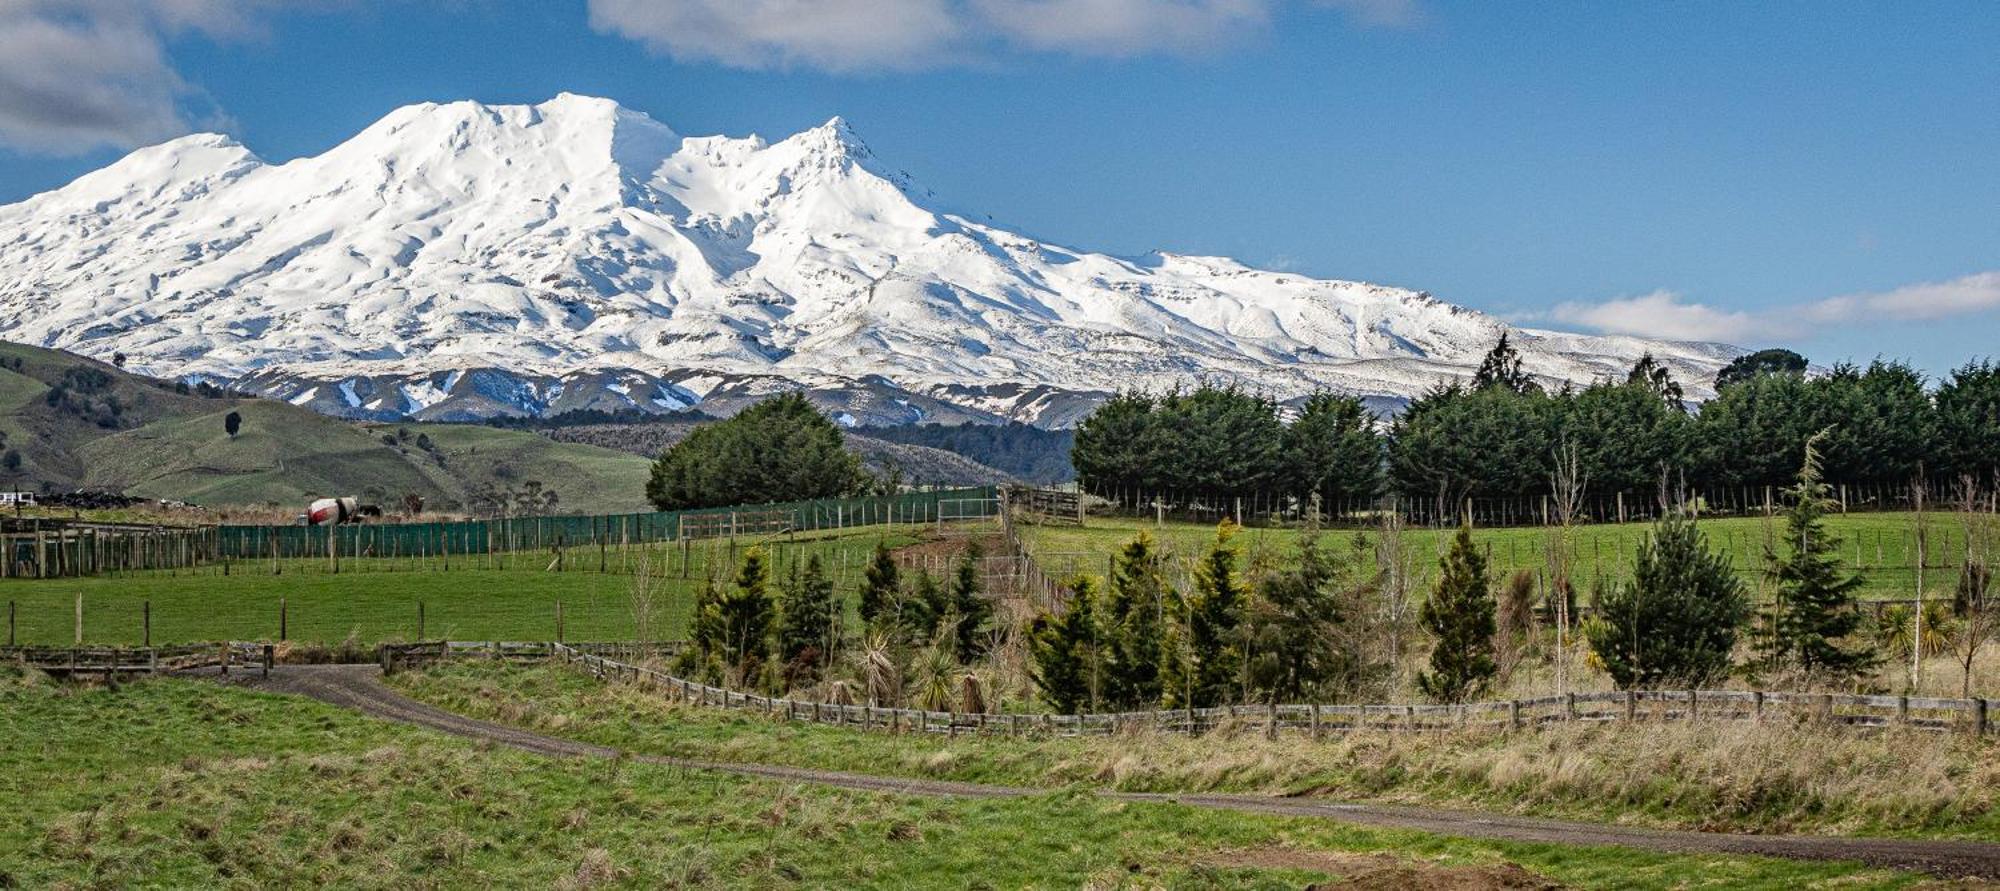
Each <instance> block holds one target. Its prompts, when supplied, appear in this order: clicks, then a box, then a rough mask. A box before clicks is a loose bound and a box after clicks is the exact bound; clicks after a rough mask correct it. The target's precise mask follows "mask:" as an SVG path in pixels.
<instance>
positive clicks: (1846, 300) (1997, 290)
mask: <svg viewBox="0 0 2000 891" xmlns="http://www.w3.org/2000/svg"><path fill="white" fill-rule="evenodd" d="M1989 312H2000V272H1980V273H1975V274H1973V275H1968V276H1964V277H1961V278H1955V279H1950V280H1947V281H1941V282H1922V283H1918V284H1913V285H1904V286H1902V287H1900V288H1892V289H1890V290H1887V291H1873V292H1865V293H1859V294H1846V295H1842V296H1839V297H1828V298H1826V299H1823V300H1815V301H1811V302H1809V303H1801V304H1794V305H1791V306H1783V307H1777V308H1772V309H1762V310H1758V311H1756V312H1745V311H1739V310H1724V309H1717V308H1715V307H1712V306H1708V305H1706V304H1702V303H1691V302H1688V301H1687V300H1686V299H1685V298H1683V297H1682V295H1680V294H1678V293H1675V292H1673V291H1654V292H1653V293H1650V294H1642V295H1640V296H1637V297H1619V298H1614V299H1611V300H1605V301H1602V302H1598V303H1575V302H1572V303H1563V304H1560V305H1558V306H1556V307H1555V308H1554V309H1552V310H1550V311H1549V313H1548V318H1550V319H1553V320H1554V321H1556V322H1560V323H1563V324H1568V325H1577V326H1581V327H1584V328H1589V329H1592V330H1595V331H1602V332H1605V333H1609V334H1632V335H1638V336H1643V337H1663V338H1668V339H1672V340H1720V341H1751V340H1761V339H1776V338H1793V337H1803V336H1806V335H1809V334H1812V333H1814V332H1815V331H1817V330H1819V329H1822V328H1830V327H1833V326H1836V325H1853V324H1875V323H1883V322H1921V321H1935V320H1938V319H1946V318H1954V317H1958V316H1966V315H1977V314H1982V313H1989Z"/></svg>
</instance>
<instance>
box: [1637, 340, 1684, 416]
mask: <svg viewBox="0 0 2000 891" xmlns="http://www.w3.org/2000/svg"><path fill="white" fill-rule="evenodd" d="M1625 382H1626V383H1628V384H1632V385H1634V386H1639V387H1644V388H1646V389H1647V390H1648V391H1650V392H1652V394H1653V395H1655V396H1658V397H1659V398H1660V399H1661V400H1662V401H1664V402H1665V403H1666V404H1667V406H1668V407H1670V408H1672V409H1673V410H1675V411H1681V412H1684V411H1686V410H1687V409H1686V407H1685V405H1684V404H1683V403H1684V401H1685V400H1686V399H1687V393H1686V392H1685V391H1683V390H1682V389H1681V385H1680V382H1679V381H1676V380H1674V375H1673V372H1671V371H1668V370H1667V366H1665V365H1661V364H1660V361H1659V360H1658V359H1655V358H1653V354H1652V353H1647V354H1645V355H1643V356H1640V357H1639V361H1638V362H1635V363H1633V365H1632V370H1631V371H1630V372H1627V373H1626V375H1625Z"/></svg>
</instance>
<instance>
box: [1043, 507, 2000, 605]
mask: <svg viewBox="0 0 2000 891" xmlns="http://www.w3.org/2000/svg"><path fill="white" fill-rule="evenodd" d="M1980 520H1981V521H1982V522H1986V523H1989V524H1990V523H1992V522H1994V520H1993V518H1992V517H1990V516H1988V515H1980ZM1927 524H1928V531H1927V533H1926V538H1927V540H1928V542H1929V543H1928V547H1927V552H1928V558H1927V560H1926V561H1925V562H1926V564H1927V569H1926V570H1925V575H1924V587H1925V589H1926V591H1927V592H1928V593H1927V596H1949V594H1950V592H1951V589H1952V587H1953V586H1954V585H1956V584H1957V583H1958V567H1959V564H1960V562H1961V561H1962V560H1963V558H1964V552H1965V541H1966V534H1967V530H1966V524H1965V522H1963V517H1962V516H1961V515H1959V514H1954V513H1947V512H1941V511H1939V512H1932V513H1930V514H1929V515H1928V518H1927ZM1916 527H1917V522H1916V515H1915V514H1912V513H1852V514H1842V515H1835V516H1831V517H1829V518H1827V528H1828V529H1829V530H1830V531H1832V532H1833V533H1834V534H1835V535H1838V536H1839V537H1840V538H1841V540H1842V543H1843V547H1842V554H1843V556H1844V558H1845V562H1846V564H1847V565H1848V566H1849V567H1850V568H1853V569H1858V570H1860V571H1862V572H1863V573H1864V574H1865V576H1866V578H1867V584H1866V586H1865V587H1863V588H1862V591H1861V596H1862V597H1864V598H1867V599H1908V598H1911V597H1914V596H1916V559H1915V554H1916V548H1915V542H1916V535H1915V532H1916ZM1651 528H1652V524H1651V523H1623V524H1601V525H1591V526H1578V527H1575V528H1574V529H1573V530H1572V531H1571V533H1570V541H1571V549H1572V551H1571V553H1572V554H1573V555H1574V559H1575V567H1576V568H1575V570H1574V574H1575V577H1576V578H1577V579H1578V580H1579V589H1580V590H1579V594H1587V593H1588V592H1589V589H1590V586H1591V585H1592V584H1594V583H1595V582H1596V581H1597V580H1599V579H1604V580H1606V581H1623V580H1625V579H1628V578H1630V577H1631V573H1632V561H1633V555H1634V554H1635V553H1637V551H1638V548H1639V544H1640V542H1641V541H1642V540H1643V539H1644V537H1645V535H1646V533H1647V532H1648V531H1649V530H1650V529H1651ZM1701 528H1702V532H1703V533H1704V534H1706V535H1707V536H1708V539H1709V546H1710V547H1712V548H1716V549H1718V550H1720V551H1722V552H1723V553H1724V554H1726V555H1727V556H1728V557H1729V559H1730V562H1731V563H1732V564H1733V565H1735V566H1736V568H1737V570H1738V571H1739V572H1742V573H1743V574H1744V577H1745V580H1746V581H1747V582H1749V584H1750V585H1751V589H1752V590H1753V591H1757V590H1759V589H1760V586H1761V585H1762V584H1763V575H1762V571H1763V568H1764V551H1765V548H1766V547H1771V546H1776V547H1779V548H1780V549H1781V550H1782V545H1781V544H1780V540H1781V539H1782V538H1783V535H1784V518H1783V517H1776V518H1773V519H1770V520H1766V519H1764V518H1762V517H1727V518H1721V519H1710V520H1702V521H1701ZM1021 529H1022V533H1021V534H1022V538H1023V540H1024V541H1026V543H1027V544H1028V546H1029V547H1030V549H1032V550H1033V551H1034V553H1035V555H1036V558H1037V560H1038V561H1039V562H1040V563H1041V564H1042V568H1044V569H1046V570H1048V571H1050V572H1054V573H1058V574H1071V573H1079V572H1080V573H1086V574H1091V575H1097V576H1102V575H1103V574H1104V573H1105V571H1106V566H1107V560H1109V558H1110V556H1111V555H1112V554H1114V553H1116V552H1117V550H1118V549H1119V548H1121V547H1123V546H1124V545H1125V543H1126V542H1129V541H1131V540H1132V538H1133V537H1134V536H1135V535H1137V534H1138V533H1139V532H1140V531H1141V530H1144V531H1146V532H1148V533H1150V534H1152V535H1153V537H1154V538H1155V539H1157V540H1158V541H1160V542H1161V543H1162V544H1164V545H1165V547H1166V549H1167V552H1168V554H1169V556H1170V559H1171V561H1172V562H1173V563H1174V564H1175V565H1176V566H1177V567H1183V571H1184V567H1185V566H1186V565H1191V564H1192V562H1193V561H1194V560H1195V559H1196V558H1197V556H1198V555H1199V554H1200V553H1201V552H1202V551H1203V550H1204V549H1206V548H1207V547H1208V545H1209V543H1210V542H1212V541H1213V540H1214V537H1215V527H1214V526H1212V525H1206V524H1198V523H1175V522H1169V523H1167V524H1165V525H1164V526H1156V525H1155V524H1153V523H1152V522H1149V521H1146V520H1139V519H1131V518H1092V519H1091V521H1090V524H1089V525H1088V526H1085V527H1082V528H1078V527H1074V526H1070V527H1064V526H1023V527H1021ZM1455 532H1456V530H1449V529H1448V530H1442V531H1440V530H1436V529H1411V530H1409V532H1408V533H1407V537H1406V542H1407V544H1406V547H1407V548H1408V550H1409V551H1410V553H1411V554H1412V555H1413V557H1414V559H1415V561H1416V565H1415V567H1414V568H1415V570H1416V572H1417V574H1418V580H1419V581H1420V582H1421V583H1422V584H1423V585H1424V586H1428V584H1429V582H1430V580H1431V577H1432V576H1433V575H1435V574H1436V572H1437V562H1438V561H1437V558H1438V557H1439V556H1441V555H1442V554H1443V553H1444V549H1445V548H1446V547H1447V546H1449V544H1450V537H1451V536H1452V535H1453V534H1455ZM1298 534H1299V533H1298V530H1297V529H1296V528H1251V529H1245V530H1243V531H1242V532H1241V533H1239V535H1238V538H1237V541H1238V544H1239V545H1240V546H1241V547H1242V548H1243V551H1244V553H1245V554H1246V555H1247V556H1248V557H1249V558H1250V560H1251V561H1252V562H1253V563H1255V562H1257V561H1265V562H1271V563H1281V562H1283V561H1285V560H1289V559H1290V557H1291V554H1292V553H1293V549H1294V548H1295V547H1296V544H1297V540H1298ZM1355 534H1356V533H1355V531H1354V530H1329V531H1328V532H1327V535H1328V536H1329V537H1331V538H1334V539H1341V540H1351V539H1352V538H1353V537H1354V535H1355ZM1361 534H1362V535H1363V536H1364V537H1366V538H1367V539H1368V540H1370V541H1373V540H1374V536H1375V533H1374V530H1372V529H1370V530H1361ZM1473 540H1474V541H1476V542H1478V543H1479V544H1480V545H1481V546H1482V547H1484V548H1485V550H1486V553H1487V555H1488V556H1489V557H1491V558H1492V566H1493V569H1494V571H1495V573H1496V574H1509V573H1512V572H1514V571H1516V570H1524V569H1525V570H1528V571H1530V572H1538V571H1543V570H1545V569H1546V568H1547V566H1548V560H1547V556H1546V555H1547V553H1548V548H1549V547H1550V543H1551V540H1552V530H1549V529H1545V528H1530V527H1508V528H1495V529H1475V530H1473Z"/></svg>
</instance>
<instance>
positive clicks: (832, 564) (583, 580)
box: [0, 526, 915, 645]
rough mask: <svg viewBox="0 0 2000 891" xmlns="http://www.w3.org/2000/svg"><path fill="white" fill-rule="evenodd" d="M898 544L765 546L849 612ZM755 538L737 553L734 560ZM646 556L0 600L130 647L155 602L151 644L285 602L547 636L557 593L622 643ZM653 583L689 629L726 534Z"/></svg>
mask: <svg viewBox="0 0 2000 891" xmlns="http://www.w3.org/2000/svg"><path fill="white" fill-rule="evenodd" d="M878 541H886V542H888V543H889V545H890V546H891V547H899V546H902V545H906V544H910V543H912V542H913V541H915V539H914V538H912V537H911V530H910V529H909V527H907V526H897V527H893V528H892V527H888V526H876V527H862V528H854V529H848V530H844V531H842V532H840V533H834V534H817V535H813V536H799V537H798V538H797V539H796V540H791V539H774V540H771V541H768V542H765V543H764V545H763V547H764V548H765V549H766V550H767V551H768V552H769V555H770V557H771V558H772V559H773V560H774V561H776V571H777V572H780V573H783V572H788V571H789V570H790V569H791V566H792V565H793V563H794V562H795V561H804V560H807V559H809V558H810V556H811V555H814V554H817V555H819V557H820V558H821V560H822V561H823V563H824V565H825V566H826V568H827V571H828V573H829V574H830V575H831V576H833V578H834V580H835V590H836V592H838V593H839V594H840V596H842V597H843V598H845V600H846V601H847V607H848V610H849V612H850V615H852V611H853V609H854V599H855V598H854V596H853V592H854V590H855V589H856V587H857V586H858V585H859V584H860V579H861V567H862V565H863V564H864V563H865V562H866V561H867V559H868V558H869V554H870V551H871V550H872V549H873V548H874V547H875V544H876V542H878ZM750 543H751V542H750V541H749V540H747V539H746V540H745V541H743V542H742V543H740V544H739V546H738V547H736V548H735V549H734V551H733V553H734V554H735V556H736V558H738V559H740V557H741V555H742V553H743V551H744V550H746V549H747V547H748V546H749V544H750ZM646 553H647V551H646V550H645V549H642V548H639V547H637V546H634V547H633V548H630V549H626V550H620V549H618V548H615V547H614V548H610V549H608V550H607V551H605V552H604V553H603V555H602V557H603V566H604V569H605V571H602V572H600V571H599V568H598V567H599V558H600V554H599V552H598V551H597V550H596V549H591V548H572V549H570V550H569V551H568V552H567V553H566V554H565V555H564V563H563V569H562V571H550V569H549V565H550V563H551V562H552V557H551V555H549V554H548V553H545V552H535V553H525V552H523V553H510V554H500V555H495V556H492V557H488V556H486V555H479V556H474V557H466V556H464V555H458V556H455V557H452V558H450V560H449V564H448V565H449V568H446V567H447V560H446V559H445V558H441V557H436V556H433V557H431V558H428V559H417V558H401V559H397V558H374V559H359V560H356V559H348V560H344V561H343V562H342V564H341V571H340V572H339V573H338V574H334V573H332V572H331V571H330V566H329V564H328V563H327V562H326V561H325V560H285V561H281V562H280V563H279V564H278V565H277V567H276V569H277V572H276V574H274V573H273V565H272V564H271V563H270V562H269V561H239V562H236V563H234V564H232V565H231V566H230V567H229V571H228V574H227V575H225V574H223V568H222V567H220V566H213V567H203V568H200V569H198V570H195V571H193V572H191V573H190V572H179V573H167V572H146V573H134V574H128V575H120V576H103V577H94V578H80V579H8V580H5V581H0V600H5V601H8V602H10V603H12V604H13V609H14V622H15V628H14V633H15V640H16V642H17V643H20V644H24V645H25V644H34V645H57V644H60V645H67V644H69V643H71V642H72V640H73V639H74V634H75V627H74V626H75V609H76V597H77V595H79V594H81V595H82V597H83V613H84V623H83V624H84V640H85V642H87V643H98V644H137V643H139V642H141V640H142V637H143V635H144V627H145V608H146V607H145V605H146V604H147V603H148V602H150V603H151V604H152V640H153V642H154V643H156V644H170V643H181V642H188V641H206V640H220V639H237V640H277V639H278V637H279V608H280V600H281V599H282V600H283V607H284V612H285V617H284V618H285V624H286V628H285V631H286V638H287V639H289V640H293V641H303V642H321V643H329V644H330V643H337V642H340V641H343V640H347V639H348V638H350V637H352V638H353V639H354V640H355V641H357V642H358V643H361V644H363V645H367V644H373V643H376V642H378V641H385V640H389V641H395V640H413V639H416V638H417V637H418V625H417V623H418V604H419V603H422V604H423V628H422V632H423V637H425V638H428V639H436V638H440V637H444V638H452V639H458V640H550V639H553V638H554V637H555V636H556V602H557V601H561V602H562V611H563V626H564V627H563V636H564V638H565V639H568V640H630V639H633V638H635V637H637V636H639V635H638V629H637V628H636V625H635V619H634V612H633V609H632V598H631V591H632V585H633V580H634V572H635V570H636V568H637V566H638V565H639V563H640V561H641V560H642V558H643V557H644V555H645V554H646ZM650 553H651V555H652V559H653V561H654V563H653V566H654V570H653V573H654V575H655V576H656V577H657V580H658V583H659V584H660V591H659V593H658V594H657V595H656V602H657V604H658V605H657V606H656V608H655V612H656V614H657V618H656V620H655V622H654V625H653V628H652V630H651V632H650V633H649V634H648V635H647V636H648V637H653V638H656V639H679V638H681V637H683V636H685V633H686V630H687V619H688V613H689V609H690V607H691V606H692V604H693V602H694V597H695V594H696V592H697V591H698V590H699V588H700V586H701V585H702V584H703V583H704V580H705V579H706V577H707V573H708V571H709V567H710V566H711V565H713V566H714V567H715V570H716V572H717V575H718V577H720V578H723V579H725V580H726V579H728V578H730V577H732V574H733V573H734V572H735V568H736V565H737V560H736V559H732V556H731V555H732V550H731V548H730V545H729V543H728V542H726V541H722V540H707V541H702V542H698V543H695V544H694V545H692V546H690V547H689V548H687V549H686V550H682V549H680V548H678V547H676V546H673V545H667V544H662V545H655V546H653V547H652V548H651V549H650Z"/></svg>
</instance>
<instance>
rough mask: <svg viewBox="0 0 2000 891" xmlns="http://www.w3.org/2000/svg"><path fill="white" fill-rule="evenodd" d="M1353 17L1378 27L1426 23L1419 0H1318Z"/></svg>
mask: <svg viewBox="0 0 2000 891" xmlns="http://www.w3.org/2000/svg"><path fill="white" fill-rule="evenodd" d="M1316 2H1317V3H1318V4H1319V5H1320V6H1330V7H1333V8H1334V9H1338V10H1341V11H1343V12H1345V13H1347V14H1348V16H1350V17H1352V18H1353V19H1354V21H1355V23H1356V24H1361V25H1368V26H1371V27H1376V28H1411V27H1415V26H1417V25H1421V24H1423V23H1424V19H1425V15H1424V7H1423V5H1422V4H1420V3H1418V2H1417V0H1316Z"/></svg>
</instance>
